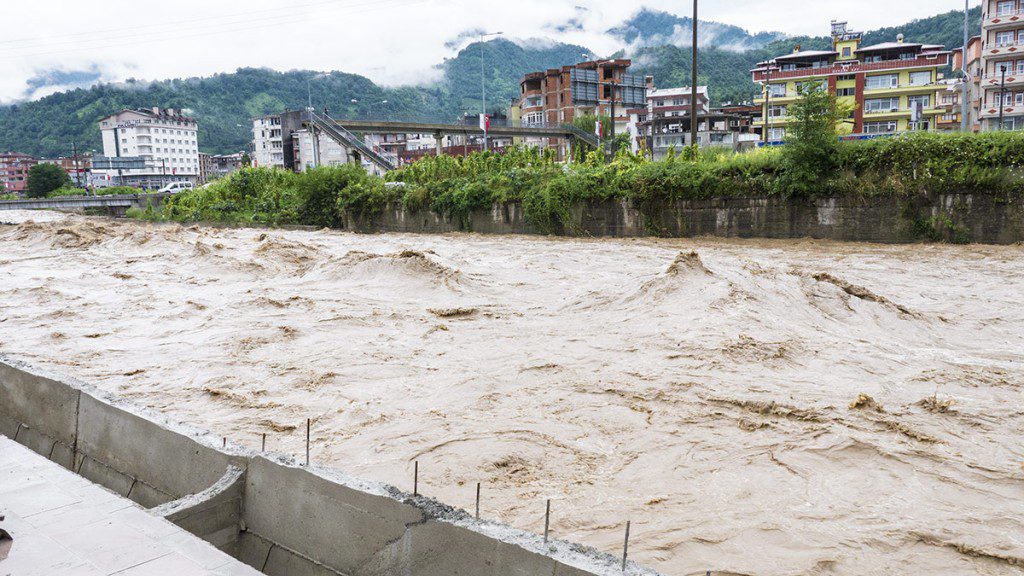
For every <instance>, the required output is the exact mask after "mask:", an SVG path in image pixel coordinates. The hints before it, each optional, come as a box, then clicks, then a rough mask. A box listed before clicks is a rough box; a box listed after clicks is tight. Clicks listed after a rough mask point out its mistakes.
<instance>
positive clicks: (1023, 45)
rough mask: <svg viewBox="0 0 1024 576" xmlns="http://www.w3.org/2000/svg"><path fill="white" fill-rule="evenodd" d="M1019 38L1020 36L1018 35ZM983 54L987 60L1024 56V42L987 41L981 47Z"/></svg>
mask: <svg viewBox="0 0 1024 576" xmlns="http://www.w3.org/2000/svg"><path fill="white" fill-rule="evenodd" d="M1022 28H1024V26H1022ZM1018 38H1019V37H1018ZM981 56H982V58H985V59H987V60H1003V59H1007V58H1021V57H1024V42H1020V41H1016V42H1007V43H1003V44H997V43H996V42H985V43H984V44H983V45H982V47H981Z"/></svg>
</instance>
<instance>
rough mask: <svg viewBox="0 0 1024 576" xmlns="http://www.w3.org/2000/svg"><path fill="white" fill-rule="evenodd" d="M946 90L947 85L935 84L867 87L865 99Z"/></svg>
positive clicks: (865, 88)
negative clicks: (883, 95) (880, 95)
mask: <svg viewBox="0 0 1024 576" xmlns="http://www.w3.org/2000/svg"><path fill="white" fill-rule="evenodd" d="M946 88H948V86H947V85H946V84H938V83H935V82H928V83H927V84H899V85H896V86H891V87H884V88H868V87H867V86H865V87H864V97H865V98H869V97H871V96H874V95H878V94H931V93H933V92H936V91H938V90H945V89H946Z"/></svg>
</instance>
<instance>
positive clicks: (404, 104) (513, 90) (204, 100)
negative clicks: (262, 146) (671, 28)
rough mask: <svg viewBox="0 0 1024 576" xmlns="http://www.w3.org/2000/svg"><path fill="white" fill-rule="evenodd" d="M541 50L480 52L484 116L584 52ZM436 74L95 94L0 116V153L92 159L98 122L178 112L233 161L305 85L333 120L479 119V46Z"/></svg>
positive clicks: (139, 85)
mask: <svg viewBox="0 0 1024 576" xmlns="http://www.w3.org/2000/svg"><path fill="white" fill-rule="evenodd" d="M545 44H548V45H545V46H541V47H539V48H525V47H523V46H520V45H519V44H517V43H515V42H511V41H509V40H503V39H499V40H493V41H490V42H487V43H486V44H485V45H484V62H485V65H486V68H485V77H486V79H487V92H488V97H487V100H488V109H489V110H506V109H507V108H508V104H509V100H510V98H512V97H513V96H515V95H517V94H518V93H519V79H520V78H521V77H522V75H523V74H525V73H527V72H532V71H534V70H544V69H547V68H553V67H558V66H562V65H563V64H564V63H565V62H575V61H578V60H579V58H580V55H581V54H583V53H584V52H587V50H586V48H583V47H581V46H574V45H569V44H551V43H550V42H547V43H545ZM440 67H441V69H442V71H443V74H444V76H443V79H442V80H441V81H440V82H437V83H436V84H434V85H431V86H426V87H423V86H405V87H399V88H384V87H381V86H378V85H376V84H374V83H373V82H372V81H371V80H370V79H368V78H365V77H363V76H359V75H356V74H346V73H344V72H337V71H335V72H329V73H322V72H316V71H309V70H293V71H290V72H277V71H274V70H269V69H263V68H242V69H239V70H238V71H236V72H234V73H228V74H217V75H215V76H211V77H209V78H188V79H185V80H165V81H159V82H141V81H137V80H129V81H127V82H124V83H120V84H99V85H96V86H93V87H92V88H78V89H75V90H70V91H66V92H59V93H56V94H53V95H50V96H46V97H44V98H41V99H39V100H34V101H29V102H23V103H20V104H15V105H10V106H0V127H2V129H0V150H18V151H20V152H25V153H27V154H33V155H39V156H60V155H69V154H71V149H72V143H74V144H75V145H76V146H77V148H78V149H79V150H82V149H85V150H89V149H93V150H98V149H101V148H102V144H101V141H100V132H99V126H98V125H97V121H98V120H99V119H100V118H102V117H103V116H106V115H108V114H111V113H114V112H117V111H119V110H121V109H123V108H141V107H145V108H150V107H153V106H160V107H163V108H182V109H184V110H187V111H188V113H189V114H191V115H193V116H194V117H195V118H197V119H198V120H199V145H200V148H201V149H202V150H203V151H204V152H212V153H218V154H221V153H230V152H237V151H239V150H242V149H244V148H245V147H246V146H247V145H248V143H249V142H250V140H251V138H252V136H251V132H250V130H251V124H250V122H249V120H250V119H251V118H254V117H256V116H262V115H265V114H270V113H275V112H280V111H282V110H284V109H286V108H291V109H297V108H302V107H304V106H306V104H307V101H308V97H307V93H306V86H307V81H308V82H309V88H310V91H311V92H312V99H313V104H314V106H316V107H317V108H322V107H324V106H327V107H328V108H329V110H330V113H331V115H332V116H334V117H336V118H384V119H396V120H398V119H401V120H419V121H427V122H452V121H454V120H456V119H457V118H458V117H459V116H460V115H461V114H462V113H472V114H476V113H478V112H479V109H480V44H479V43H474V44H470V45H469V46H467V47H466V48H464V49H463V50H461V51H460V52H459V53H458V55H457V56H456V57H455V58H452V59H449V60H447V61H445V62H444V63H443V64H441V65H440ZM353 100H356V101H357V102H353ZM384 101H387V103H386V104H384V103H383V102H384Z"/></svg>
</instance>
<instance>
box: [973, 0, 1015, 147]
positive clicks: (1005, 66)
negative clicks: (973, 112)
mask: <svg viewBox="0 0 1024 576" xmlns="http://www.w3.org/2000/svg"><path fill="white" fill-rule="evenodd" d="M980 68H981V70H980V72H981V74H980V75H979V76H980V81H981V94H980V100H981V102H980V109H979V114H978V116H979V120H980V123H981V129H982V130H986V131H988V130H998V129H1000V128H1002V129H1005V130H1019V129H1022V128H1024V1H1021V0H982V3H981V61H980ZM1000 118H1001V119H1002V126H1000V124H999V122H1000Z"/></svg>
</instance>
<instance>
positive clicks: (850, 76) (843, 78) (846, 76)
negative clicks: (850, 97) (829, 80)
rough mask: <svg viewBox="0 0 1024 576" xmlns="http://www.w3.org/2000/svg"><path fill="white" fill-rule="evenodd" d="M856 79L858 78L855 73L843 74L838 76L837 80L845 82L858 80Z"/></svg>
mask: <svg viewBox="0 0 1024 576" xmlns="http://www.w3.org/2000/svg"><path fill="white" fill-rule="evenodd" d="M856 79H857V77H856V76H855V75H853V74H843V75H842V76H839V77H838V78H836V81H838V82H845V81H849V80H856Z"/></svg>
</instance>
